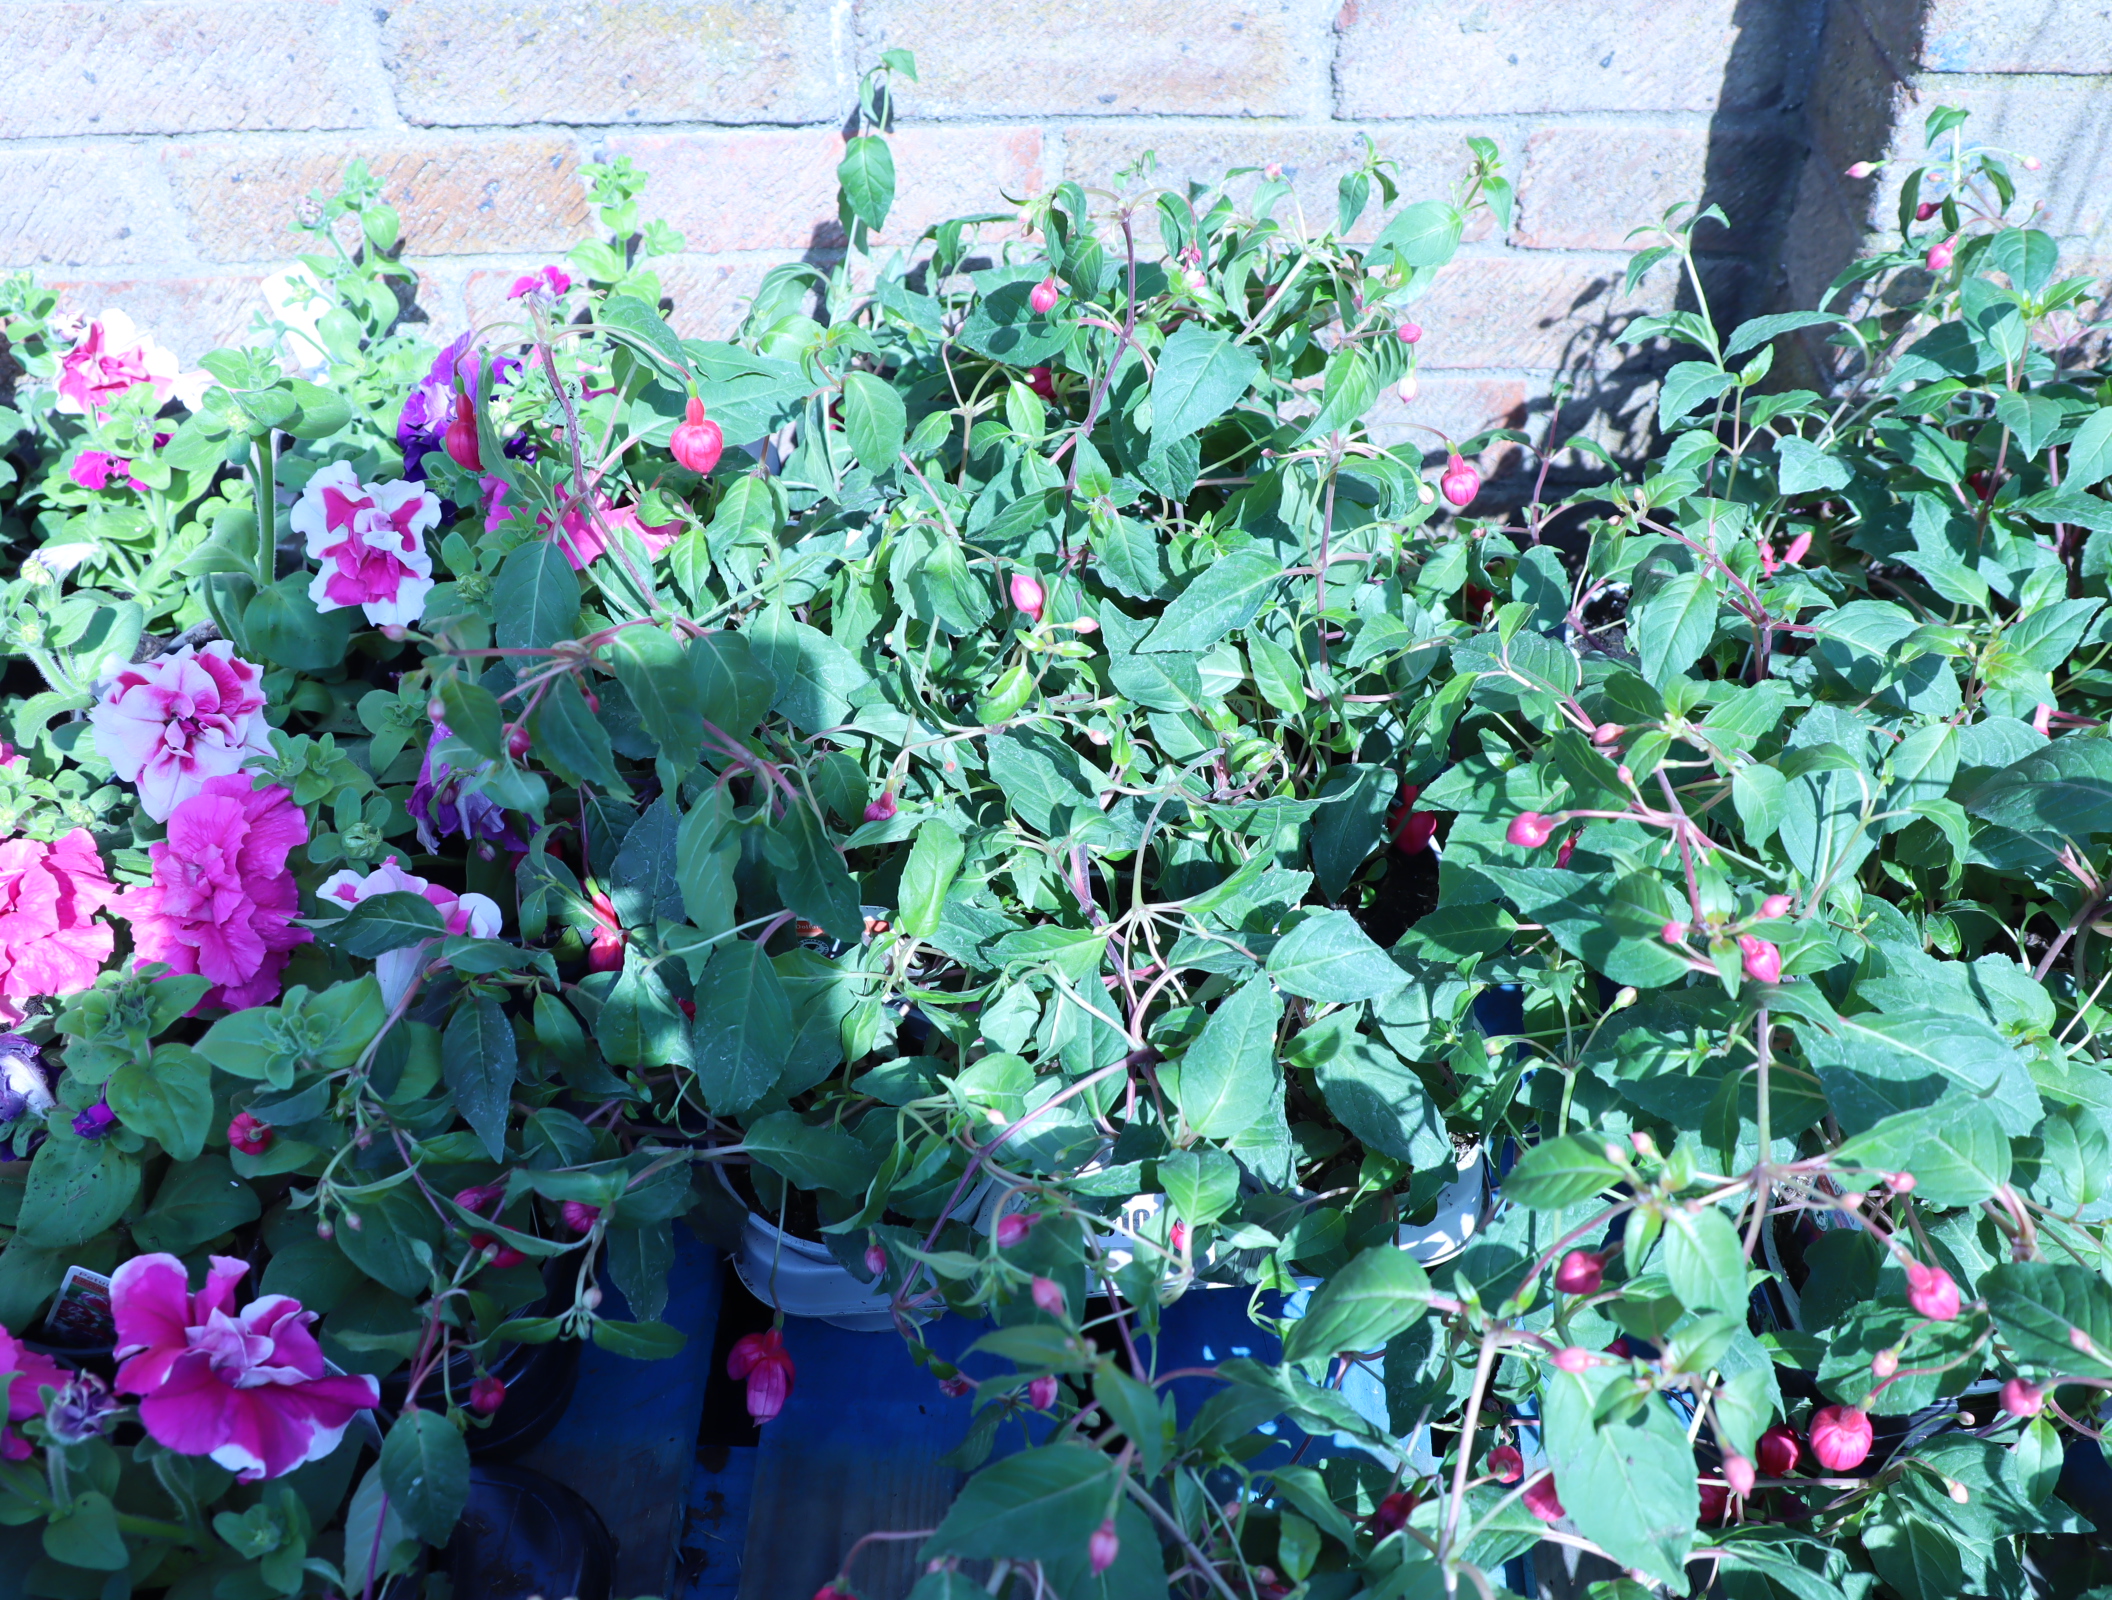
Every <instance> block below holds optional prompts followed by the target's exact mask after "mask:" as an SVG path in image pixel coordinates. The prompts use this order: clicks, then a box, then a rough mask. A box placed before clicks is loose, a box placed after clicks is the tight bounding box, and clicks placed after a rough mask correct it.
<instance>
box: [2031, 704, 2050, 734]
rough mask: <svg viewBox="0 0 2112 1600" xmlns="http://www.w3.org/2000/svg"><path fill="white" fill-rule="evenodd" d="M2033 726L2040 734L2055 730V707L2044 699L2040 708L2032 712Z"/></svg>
mask: <svg viewBox="0 0 2112 1600" xmlns="http://www.w3.org/2000/svg"><path fill="white" fill-rule="evenodd" d="M2031 728H2032V732H2034V733H2038V734H2051V733H2052V732H2053V707H2052V706H2050V705H2048V704H2047V703H2046V702H2045V701H2043V700H2041V701H2040V702H2039V708H2038V710H2036V711H2034V712H2033V713H2032V714H2031Z"/></svg>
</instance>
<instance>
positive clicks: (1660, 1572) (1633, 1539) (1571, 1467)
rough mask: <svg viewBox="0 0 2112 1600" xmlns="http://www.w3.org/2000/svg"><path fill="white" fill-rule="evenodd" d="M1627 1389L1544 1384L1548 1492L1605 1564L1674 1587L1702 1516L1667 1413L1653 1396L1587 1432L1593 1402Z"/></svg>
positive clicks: (1605, 1373)
mask: <svg viewBox="0 0 2112 1600" xmlns="http://www.w3.org/2000/svg"><path fill="white" fill-rule="evenodd" d="M1626 1381H1627V1379H1626V1375H1625V1373H1616V1372H1615V1371H1614V1370H1613V1369H1612V1368H1610V1367H1609V1368H1595V1369H1593V1370H1592V1371H1590V1372H1587V1373H1584V1374H1582V1375H1581V1376H1572V1375H1570V1374H1568V1373H1559V1372H1558V1373H1550V1374H1549V1375H1548V1378H1547V1387H1546V1391H1545V1415H1546V1418H1547V1427H1546V1443H1547V1453H1548V1458H1549V1460H1550V1461H1551V1462H1552V1463H1553V1466H1554V1473H1555V1492H1556V1493H1557V1494H1558V1495H1559V1496H1560V1497H1561V1500H1562V1504H1563V1507H1564V1509H1566V1510H1567V1511H1568V1512H1569V1515H1570V1518H1571V1520H1572V1521H1574V1522H1575V1523H1576V1525H1577V1531H1578V1532H1580V1533H1582V1534H1583V1535H1584V1536H1585V1537H1586V1538H1588V1539H1591V1540H1594V1541H1596V1542H1597V1543H1598V1544H1599V1545H1600V1546H1602V1547H1603V1548H1604V1549H1605V1551H1606V1553H1607V1554H1609V1555H1610V1556H1612V1557H1613V1558H1614V1560H1616V1561H1618V1562H1620V1563H1621V1565H1623V1566H1625V1567H1633V1568H1636V1569H1638V1570H1640V1571H1641V1572H1642V1573H1643V1574H1644V1575H1645V1576H1646V1577H1649V1578H1651V1579H1654V1580H1655V1581H1657V1582H1659V1583H1665V1584H1670V1585H1673V1586H1674V1587H1679V1586H1683V1585H1684V1584H1685V1582H1686V1577H1685V1569H1686V1559H1687V1551H1688V1550H1689V1549H1691V1548H1692V1546H1693V1542H1694V1524H1695V1520H1696V1519H1697V1517H1698V1516H1699V1515H1700V1511H1701V1497H1700V1494H1699V1491H1698V1489H1697V1487H1696V1484H1695V1472H1694V1452H1693V1449H1692V1447H1691V1446H1689V1445H1688V1443H1687V1437H1686V1434H1685V1432H1684V1431H1683V1430H1682V1429H1681V1428H1680V1426H1679V1425H1678V1423H1676V1422H1675V1421H1674V1420H1673V1418H1672V1411H1671V1408H1670V1407H1669V1406H1667V1405H1666V1404H1664V1402H1663V1401H1661V1400H1659V1399H1658V1398H1657V1397H1656V1396H1654V1395H1653V1396H1650V1397H1648V1398H1646V1399H1645V1400H1644V1401H1643V1403H1642V1404H1641V1405H1640V1406H1637V1407H1634V1408H1633V1409H1631V1410H1628V1411H1627V1412H1626V1414H1625V1415H1624V1416H1623V1417H1621V1419H1620V1420H1617V1421H1610V1422H1608V1423H1606V1424H1605V1425H1604V1426H1594V1423H1593V1418H1594V1414H1595V1412H1596V1411H1597V1408H1598V1404H1599V1399H1600V1396H1601V1394H1602V1393H1603V1392H1604V1390H1605V1389H1606V1387H1607V1386H1608V1385H1609V1384H1612V1383H1616V1382H1621V1383H1625V1382H1626Z"/></svg>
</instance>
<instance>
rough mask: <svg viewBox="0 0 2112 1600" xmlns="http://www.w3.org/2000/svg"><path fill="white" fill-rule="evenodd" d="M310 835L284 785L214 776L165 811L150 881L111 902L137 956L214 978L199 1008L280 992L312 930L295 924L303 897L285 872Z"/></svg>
mask: <svg viewBox="0 0 2112 1600" xmlns="http://www.w3.org/2000/svg"><path fill="white" fill-rule="evenodd" d="M307 842H308V818H307V816H306V814H305V813H304V812H302V810H301V808H300V807H299V806H297V805H295V804H294V803H293V796H292V794H291V793H290V792H288V791H287V790H286V789H283V788H281V787H279V786H278V785H276V784H273V785H271V786H270V787H268V788H264V789H256V788H253V787H252V786H251V783H250V780H249V778H247V777H246V776H236V777H224V778H208V779H207V780H206V782H205V785H204V787H203V788H201V789H200V790H199V791H198V793H197V794H195V795H193V796H192V797H191V798H190V799H188V800H186V801H184V802H183V803H182V804H181V805H179V806H177V807H176V809H175V810H174V811H172V812H170V813H169V836H168V838H167V839H166V840H165V841H163V842H162V843H160V844H156V845H151V846H149V847H148V851H147V853H148V855H149V856H150V857H151V858H152V860H153V863H154V881H153V882H152V883H151V884H147V885H145V886H143V887H141V888H137V889H127V890H126V891H125V892H124V893H123V894H121V895H119V896H118V897H117V898H116V899H115V900H114V901H113V902H112V904H113V905H114V906H115V907H116V909H117V911H118V912H119V913H120V914H121V915H123V916H124V917H125V918H126V919H127V920H128V921H130V922H131V924H132V944H133V950H134V953H135V954H136V955H137V956H138V958H139V961H140V962H148V961H166V962H167V963H168V964H169V969H170V971H172V972H181V973H199V974H201V975H203V976H204V977H207V978H210V979H212V981H213V987H212V988H210V989H208V990H207V991H206V992H205V995H204V997H203V998H202V999H200V1001H199V1002H198V1003H199V1005H200V1007H204V1006H224V1007H225V1008H226V1009H227V1010H229V1011H241V1010H243V1009H245V1008H246V1007H249V1006H260V1005H263V1004H265V1003H266V1002H268V1001H271V1000H274V999H276V998H277V997H278V993H279V974H280V973H281V972H282V971H283V970H284V969H285V966H286V953H287V952H288V951H289V950H291V949H292V948H293V947H294V946H295V945H297V944H306V943H307V942H308V941H309V940H310V939H312V938H314V937H315V936H314V935H313V934H312V933H310V932H309V931H308V930H307V929H306V928H296V927H294V926H293V919H294V918H295V917H297V916H299V915H300V911H301V897H300V890H299V889H298V888H297V887H296V886H295V884H294V881H293V874H292V873H290V872H288V871H287V870H286V857H287V854H288V853H289V852H290V851H291V850H292V849H293V848H294V847H295V846H296V845H302V844H306V843H307Z"/></svg>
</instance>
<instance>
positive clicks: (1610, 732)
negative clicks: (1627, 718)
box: [1591, 722, 1628, 749]
mask: <svg viewBox="0 0 2112 1600" xmlns="http://www.w3.org/2000/svg"><path fill="white" fill-rule="evenodd" d="M1627 731H1628V730H1627V729H1626V728H1624V727H1623V726H1621V724H1620V723H1618V722H1602V723H1600V724H1599V725H1598V726H1597V727H1596V728H1593V729H1592V730H1591V742H1592V743H1593V744H1595V745H1598V746H1599V747H1600V748H1602V749H1603V748H1604V747H1605V746H1607V745H1609V744H1613V743H1614V742H1616V741H1617V740H1618V739H1619V738H1620V736H1621V735H1622V734H1624V733H1626V732H1627Z"/></svg>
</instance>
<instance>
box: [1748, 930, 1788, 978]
mask: <svg viewBox="0 0 2112 1600" xmlns="http://www.w3.org/2000/svg"><path fill="white" fill-rule="evenodd" d="M1738 949H1739V951H1740V953H1741V954H1743V955H1744V957H1745V975H1746V976H1747V977H1748V978H1751V979H1752V980H1753V982H1755V983H1779V982H1781V980H1782V952H1781V950H1780V948H1778V947H1777V946H1775V945H1772V944H1770V943H1768V941H1767V940H1765V939H1756V938H1754V937H1753V936H1752V935H1751V934H1749V933H1741V934H1740V935H1738Z"/></svg>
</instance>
